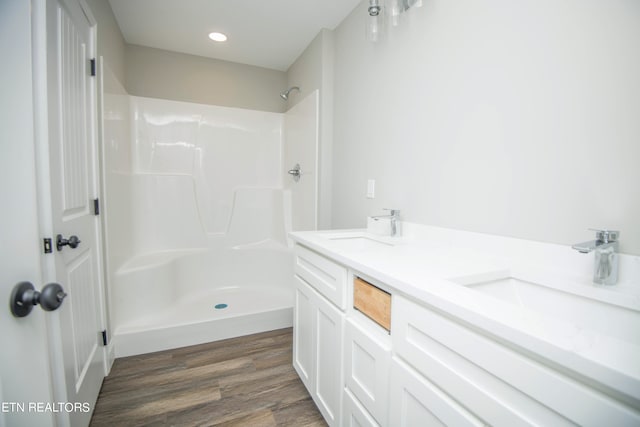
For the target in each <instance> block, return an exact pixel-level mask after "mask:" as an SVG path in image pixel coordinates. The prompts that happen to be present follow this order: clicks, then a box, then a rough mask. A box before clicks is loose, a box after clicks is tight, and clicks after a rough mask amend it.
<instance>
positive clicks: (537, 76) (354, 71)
mask: <svg viewBox="0 0 640 427" xmlns="http://www.w3.org/2000/svg"><path fill="white" fill-rule="evenodd" d="M365 10H366V2H365V1H363V2H362V3H361V5H360V6H359V7H358V8H356V9H355V11H354V12H353V13H352V14H351V15H350V16H349V17H348V18H347V19H346V20H345V21H344V22H343V23H342V24H341V25H340V26H339V27H338V28H337V29H336V30H335V32H334V36H335V47H336V50H335V116H334V118H335V120H334V128H335V131H334V144H333V150H334V152H333V183H334V185H333V209H332V212H333V226H334V227H336V228H344V227H364V226H365V217H366V216H367V215H371V214H375V213H379V212H380V210H381V208H383V207H392V208H398V209H401V210H402V217H403V219H405V220H408V221H413V222H418V223H424V224H431V225H437V226H443V227H452V228H457V229H463V230H472V231H479V232H488V233H494V234H498V235H506V236H515V237H521V238H527V239H533V240H539V241H546V242H556V243H560V244H571V243H575V242H580V241H583V240H588V239H589V238H591V237H592V236H593V233H592V232H590V231H587V230H586V229H587V228H588V227H609V228H612V229H619V230H621V250H622V251H623V252H626V253H632V254H636V255H640V190H639V188H638V184H639V183H640V165H639V160H640V79H639V77H638V76H640V2H638V1H635V0H610V1H598V0H587V1H585V0H564V1H562V2H557V1H555V0H535V1H534V0H523V1H518V2H508V1H503V0H502V1H501V0H485V1H482V2H477V1H474V0H459V1H455V2H451V1H447V0H431V1H426V2H424V6H423V7H422V8H419V9H414V10H411V11H410V12H409V13H407V14H406V15H404V16H403V21H404V22H403V25H401V26H400V27H395V28H394V27H387V30H388V31H387V38H386V40H384V41H383V42H381V43H378V44H373V43H369V42H367V41H365V40H364V14H365V13H366V12H365ZM368 178H374V179H376V184H377V186H376V190H377V195H376V198H375V199H373V200H369V199H366V198H365V193H366V181H367V179H368Z"/></svg>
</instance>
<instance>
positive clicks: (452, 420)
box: [389, 357, 484, 427]
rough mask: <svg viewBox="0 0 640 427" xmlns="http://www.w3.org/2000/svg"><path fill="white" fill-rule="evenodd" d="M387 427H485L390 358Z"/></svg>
mask: <svg viewBox="0 0 640 427" xmlns="http://www.w3.org/2000/svg"><path fill="white" fill-rule="evenodd" d="M389 394H390V396H391V403H390V408H389V425H390V426H406V427H422V426H434V427H435V426H469V427H472V426H478V427H479V426H484V423H483V422H482V421H480V420H478V419H477V418H476V417H474V416H473V415H472V414H470V413H469V411H467V410H466V409H465V408H463V407H462V406H460V404H458V403H457V402H456V401H455V400H454V399H452V398H451V397H449V396H447V395H446V394H445V393H443V392H442V390H440V389H439V388H438V387H436V386H435V385H434V384H432V383H431V382H429V381H427V380H426V379H425V378H423V377H422V376H421V375H420V374H418V373H417V372H416V371H414V370H413V369H411V368H410V367H409V366H407V364H405V363H403V362H402V361H401V360H399V359H396V358H395V357H393V358H392V362H391V386H390V389H389Z"/></svg>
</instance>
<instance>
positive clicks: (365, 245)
mask: <svg viewBox="0 0 640 427" xmlns="http://www.w3.org/2000/svg"><path fill="white" fill-rule="evenodd" d="M325 237H326V238H327V239H328V240H331V241H333V242H337V243H339V244H340V249H343V250H357V251H361V250H367V249H379V248H385V247H386V248H389V247H392V246H394V244H393V243H390V242H385V241H382V240H378V239H374V238H371V237H369V236H366V235H363V234H362V233H357V234H356V233H344V234H342V233H341V234H330V235H327V236H325Z"/></svg>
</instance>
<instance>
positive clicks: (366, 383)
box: [344, 319, 391, 425]
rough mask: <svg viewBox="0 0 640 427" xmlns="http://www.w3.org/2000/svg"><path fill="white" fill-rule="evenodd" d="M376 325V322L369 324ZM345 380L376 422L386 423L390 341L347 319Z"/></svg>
mask: <svg viewBox="0 0 640 427" xmlns="http://www.w3.org/2000/svg"><path fill="white" fill-rule="evenodd" d="M371 327H377V325H375V326H374V325H373V323H372V325H371ZM344 354H345V357H344V370H345V383H346V385H347V388H348V389H349V390H350V391H351V392H352V393H353V394H354V396H355V397H357V398H358V400H359V401H360V402H361V403H362V405H363V406H364V407H365V408H366V409H367V410H368V411H369V412H370V413H371V415H373V417H374V418H375V420H376V421H377V422H378V423H379V424H380V425H387V412H388V407H389V405H388V401H389V366H390V363H391V346H390V343H385V342H382V340H378V339H376V338H375V337H374V336H373V334H371V333H370V332H367V331H366V330H365V329H364V328H363V327H361V326H359V325H357V324H356V322H355V321H354V320H353V319H349V320H347V326H346V330H345V349H344Z"/></svg>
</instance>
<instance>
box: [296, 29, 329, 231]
mask: <svg viewBox="0 0 640 427" xmlns="http://www.w3.org/2000/svg"><path fill="white" fill-rule="evenodd" d="M333 52H334V46H333V32H332V31H330V30H327V29H323V30H321V31H320V32H319V33H318V35H317V36H316V38H315V39H313V41H312V42H311V43H310V44H309V46H307V48H306V49H305V50H304V52H303V53H302V54H301V55H300V56H299V57H298V59H296V61H295V62H294V63H293V64H292V65H291V66H290V67H289V69H288V70H287V87H291V86H298V87H300V92H299V93H298V92H292V94H291V96H290V97H289V100H288V101H287V107H288V108H291V107H293V106H294V105H295V104H297V103H298V102H300V101H301V100H303V99H304V98H305V97H306V96H307V95H309V94H310V93H311V92H313V91H314V90H316V89H318V90H319V92H320V138H319V144H318V145H319V147H318V166H319V176H318V228H320V229H328V228H331V201H332V200H331V199H332V197H331V188H332V183H331V176H332V172H331V163H332V159H331V158H332V148H331V147H332V141H333Z"/></svg>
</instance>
